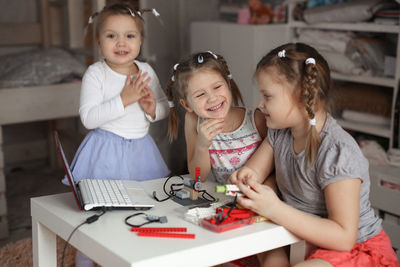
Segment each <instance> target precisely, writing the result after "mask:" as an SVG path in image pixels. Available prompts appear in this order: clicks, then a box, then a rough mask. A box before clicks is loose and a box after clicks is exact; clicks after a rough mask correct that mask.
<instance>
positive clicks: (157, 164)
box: [63, 3, 169, 183]
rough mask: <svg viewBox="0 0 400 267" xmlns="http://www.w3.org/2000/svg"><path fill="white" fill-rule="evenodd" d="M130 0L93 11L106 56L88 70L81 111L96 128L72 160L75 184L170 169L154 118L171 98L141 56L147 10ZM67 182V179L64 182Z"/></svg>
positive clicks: (149, 176) (157, 173) (161, 116)
mask: <svg viewBox="0 0 400 267" xmlns="http://www.w3.org/2000/svg"><path fill="white" fill-rule="evenodd" d="M144 11H152V12H153V14H154V15H156V16H159V14H158V13H157V11H155V9H147V10H142V11H136V10H135V9H134V8H133V7H131V6H130V5H129V4H127V3H119V4H112V5H109V6H106V7H105V8H104V9H103V10H102V11H101V12H100V13H95V14H93V15H92V16H91V17H90V19H89V23H92V22H94V23H96V26H97V27H96V41H97V44H98V46H99V49H100V51H101V53H102V55H103V57H104V60H101V61H99V62H96V63H94V64H93V65H91V66H90V67H89V68H88V70H87V71H86V73H85V75H84V77H83V81H82V89H81V97H80V108H79V114H80V117H81V121H82V123H83V125H84V126H85V127H86V128H87V129H91V130H92V131H90V132H89V133H88V135H87V136H86V137H85V139H84V141H83V142H82V144H81V145H80V147H79V149H78V151H77V152H76V155H75V158H74V160H73V162H72V164H71V168H72V173H73V176H74V179H75V180H76V181H75V182H77V181H79V180H81V179H84V178H95V179H120V180H126V179H128V180H149V179H155V178H161V177H165V176H167V175H168V173H169V170H168V168H167V166H166V164H165V162H164V160H163V159H162V157H161V154H160V152H159V150H158V148H157V146H156V144H155V143H154V141H153V139H152V138H151V136H150V135H149V134H148V131H149V126H150V123H151V122H155V121H158V120H161V119H164V118H166V117H167V115H168V111H169V107H168V101H167V98H166V96H165V94H164V92H163V91H162V89H161V86H160V83H159V80H158V78H157V75H156V73H155V72H154V70H153V69H152V67H151V66H150V65H149V64H147V63H144V62H140V61H138V60H136V57H137V56H138V55H139V53H140V46H141V43H142V40H143V37H144V33H143V22H142V20H143V19H142V12H144ZM63 182H64V183H67V180H65V179H64V180H63Z"/></svg>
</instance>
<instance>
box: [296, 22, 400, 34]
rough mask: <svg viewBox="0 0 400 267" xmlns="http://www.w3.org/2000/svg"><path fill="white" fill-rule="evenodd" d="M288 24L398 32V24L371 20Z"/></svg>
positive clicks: (300, 26)
mask: <svg viewBox="0 0 400 267" xmlns="http://www.w3.org/2000/svg"><path fill="white" fill-rule="evenodd" d="M290 26H291V27H294V28H308V29H323V30H342V31H360V32H383V33H399V32H400V26H399V25H385V24H377V23H371V22H369V23H368V22H360V23H316V24H307V23H305V22H302V21H293V22H290Z"/></svg>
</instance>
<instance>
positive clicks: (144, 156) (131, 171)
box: [62, 129, 170, 184]
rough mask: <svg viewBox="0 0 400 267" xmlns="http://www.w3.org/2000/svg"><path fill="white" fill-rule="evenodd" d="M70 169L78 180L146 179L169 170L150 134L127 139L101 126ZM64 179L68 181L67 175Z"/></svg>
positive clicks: (88, 135) (77, 154)
mask: <svg viewBox="0 0 400 267" xmlns="http://www.w3.org/2000/svg"><path fill="white" fill-rule="evenodd" d="M71 170H72V175H73V176H74V180H75V182H77V181H79V180H81V179H85V178H86V179H87V178H91V179H118V180H136V181H144V180H151V179H157V178H162V177H166V176H167V175H168V174H169V172H170V171H169V170H168V167H167V166H166V164H165V162H164V160H163V158H162V156H161V154H160V151H159V150H158V148H157V145H156V144H155V143H154V141H153V138H151V136H150V135H149V134H147V135H146V136H144V137H142V138H138V139H126V138H123V137H121V136H119V135H116V134H113V133H111V132H108V131H104V130H101V129H95V130H93V131H91V132H89V133H88V134H87V136H86V137H85V139H84V140H83V141H82V143H81V145H80V146H79V148H78V151H77V152H76V154H75V157H74V159H73V161H72V164H71ZM62 182H63V183H64V184H68V181H67V179H66V177H64V179H63V180H62Z"/></svg>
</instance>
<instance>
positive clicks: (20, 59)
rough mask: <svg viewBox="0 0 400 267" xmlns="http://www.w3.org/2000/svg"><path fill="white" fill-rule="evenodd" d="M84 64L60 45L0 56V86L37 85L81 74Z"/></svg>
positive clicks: (52, 82) (57, 81) (84, 67)
mask: <svg viewBox="0 0 400 267" xmlns="http://www.w3.org/2000/svg"><path fill="white" fill-rule="evenodd" d="M85 70H86V66H85V65H84V64H83V63H80V62H79V61H78V60H77V59H76V58H74V57H73V56H72V55H71V54H70V53H68V52H67V51H65V50H62V49H59V48H49V49H37V50H32V51H26V52H22V53H18V54H10V55H4V56H0V88H8V87H10V88H11V87H22V86H36V85H48V84H54V83H60V82H63V81H65V80H68V79H71V78H82V76H83V74H84V72H85Z"/></svg>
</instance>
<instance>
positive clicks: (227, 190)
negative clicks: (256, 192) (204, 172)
mask: <svg viewBox="0 0 400 267" xmlns="http://www.w3.org/2000/svg"><path fill="white" fill-rule="evenodd" d="M215 192H217V193H222V194H225V195H227V196H236V195H237V196H242V195H243V193H242V192H241V191H240V189H239V187H237V185H234V184H225V185H216V186H215Z"/></svg>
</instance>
